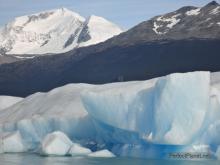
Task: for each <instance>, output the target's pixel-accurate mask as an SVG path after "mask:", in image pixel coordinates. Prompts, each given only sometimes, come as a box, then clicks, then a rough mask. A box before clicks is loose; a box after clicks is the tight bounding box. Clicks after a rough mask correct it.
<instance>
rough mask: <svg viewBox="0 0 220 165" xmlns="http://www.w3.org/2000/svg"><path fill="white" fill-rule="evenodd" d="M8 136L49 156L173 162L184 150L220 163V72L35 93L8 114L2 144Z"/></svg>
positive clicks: (1, 116) (1, 125) (2, 120)
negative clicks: (172, 156) (16, 135)
mask: <svg viewBox="0 0 220 165" xmlns="http://www.w3.org/2000/svg"><path fill="white" fill-rule="evenodd" d="M8 132H11V133H15V132H19V134H20V135H19V136H20V137H19V138H17V139H19V140H18V141H17V142H21V143H20V144H22V145H21V146H23V147H24V149H25V151H30V152H33V151H36V152H39V153H40V154H44V155H59V156H65V155H72V156H89V155H96V154H97V153H96V152H98V155H99V154H100V153H99V152H100V151H102V150H108V151H109V152H111V153H112V154H114V155H117V156H129V157H142V158H169V153H176V152H209V153H211V154H212V156H213V157H216V158H217V156H216V155H218V154H217V148H218V146H220V140H219V139H220V138H219V137H220V73H211V74H210V72H191V73H175V74H171V75H168V76H164V77H159V78H155V79H151V80H146V81H131V82H119V83H111V84H104V85H90V84H69V85H66V86H63V87H59V88H56V89H53V90H52V91H49V92H47V93H35V94H33V95H30V96H28V97H26V98H24V99H21V100H20V101H18V102H16V103H15V104H11V105H10V106H8V107H7V108H4V109H2V110H1V111H0V136H1V139H3V138H2V137H4V136H3V135H5V134H7V133H8ZM15 139H16V138H15ZM21 148H22V147H21ZM39 148H40V150H39ZM1 150H3V147H2V145H1ZM22 150H23V149H22ZM22 150H21V151H22ZM8 151H10V152H13V148H12V149H10V150H8ZM2 152H4V151H2ZM95 153H96V154H95ZM101 153H102V152H101ZM104 153H105V152H104ZM103 155H105V154H103Z"/></svg>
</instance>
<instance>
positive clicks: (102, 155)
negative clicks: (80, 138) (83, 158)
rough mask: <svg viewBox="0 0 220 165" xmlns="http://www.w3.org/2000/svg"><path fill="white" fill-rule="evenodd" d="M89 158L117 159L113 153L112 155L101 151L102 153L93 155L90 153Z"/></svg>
mask: <svg viewBox="0 0 220 165" xmlns="http://www.w3.org/2000/svg"><path fill="white" fill-rule="evenodd" d="M88 156H89V157H99V158H112V157H115V155H114V154H113V153H111V152H110V151H108V150H101V151H96V152H93V153H90V154H89V155H88Z"/></svg>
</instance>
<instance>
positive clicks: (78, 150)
mask: <svg viewBox="0 0 220 165" xmlns="http://www.w3.org/2000/svg"><path fill="white" fill-rule="evenodd" d="M91 152H92V151H91V150H90V149H88V148H85V147H82V146H81V145H79V144H77V143H73V145H72V147H71V148H70V150H69V152H68V153H69V154H70V155H72V156H87V155H88V154H90V153H91Z"/></svg>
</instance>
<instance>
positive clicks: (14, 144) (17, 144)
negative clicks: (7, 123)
mask: <svg viewBox="0 0 220 165" xmlns="http://www.w3.org/2000/svg"><path fill="white" fill-rule="evenodd" d="M0 140H1V144H0V148H1V149H0V151H1V152H2V153H18V152H25V151H27V150H26V147H25V144H24V143H23V140H22V137H21V135H20V132H18V131H16V132H5V133H3V134H0Z"/></svg>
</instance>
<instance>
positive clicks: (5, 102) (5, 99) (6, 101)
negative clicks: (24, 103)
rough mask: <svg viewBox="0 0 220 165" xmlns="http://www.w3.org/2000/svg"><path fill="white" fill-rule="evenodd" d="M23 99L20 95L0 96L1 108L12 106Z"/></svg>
mask: <svg viewBox="0 0 220 165" xmlns="http://www.w3.org/2000/svg"><path fill="white" fill-rule="evenodd" d="M22 99H23V98H20V97H11V96H0V110H3V109H6V108H8V107H10V106H12V105H14V104H16V103H17V102H19V101H21V100H22Z"/></svg>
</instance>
